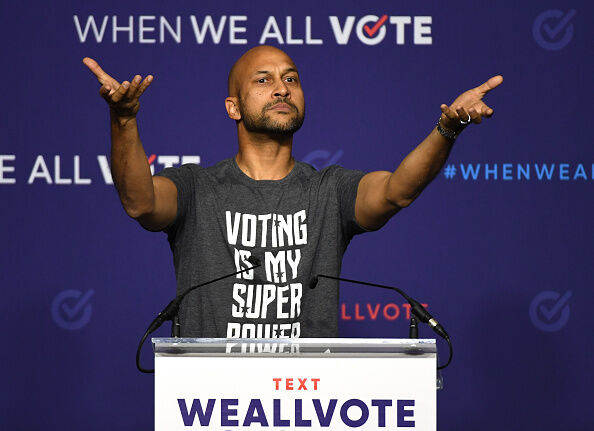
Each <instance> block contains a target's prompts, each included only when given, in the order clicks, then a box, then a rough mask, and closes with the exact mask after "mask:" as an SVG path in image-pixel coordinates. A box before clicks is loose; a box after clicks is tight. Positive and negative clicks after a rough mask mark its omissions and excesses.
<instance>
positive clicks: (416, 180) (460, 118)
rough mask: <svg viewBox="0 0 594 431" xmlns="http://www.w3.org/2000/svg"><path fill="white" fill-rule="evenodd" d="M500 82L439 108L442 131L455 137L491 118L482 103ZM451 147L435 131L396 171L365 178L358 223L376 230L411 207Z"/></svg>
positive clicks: (357, 206) (359, 196)
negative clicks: (402, 209)
mask: <svg viewBox="0 0 594 431" xmlns="http://www.w3.org/2000/svg"><path fill="white" fill-rule="evenodd" d="M502 82H503V77H502V76H500V75H498V76H494V77H492V78H491V79H489V80H488V81H487V82H485V83H483V84H482V85H479V86H478V87H476V88H473V89H471V90H468V91H466V92H464V93H462V94H461V95H460V96H458V97H457V98H456V100H454V102H453V103H452V104H451V105H450V106H447V105H445V104H443V105H441V107H440V108H441V117H440V119H439V123H440V125H441V127H442V128H443V129H445V130H446V132H451V133H456V134H457V133H460V132H461V131H462V129H463V128H464V127H465V122H466V121H468V120H469V121H470V122H472V123H475V124H479V123H480V122H481V121H482V118H483V117H487V118H488V117H491V116H492V115H493V109H491V108H490V107H488V106H487V105H486V104H485V103H484V102H483V101H482V99H483V98H484V97H485V95H486V94H487V93H488V92H489V91H491V90H492V89H494V88H495V87H497V86H499V85H500V84H501V83H502ZM453 144H454V139H450V138H446V137H445V136H443V135H442V134H441V133H440V132H439V131H438V130H437V127H436V128H434V129H433V130H432V131H431V133H430V134H429V136H427V137H426V138H425V139H424V140H423V141H422V142H421V143H420V144H419V145H418V146H417V147H416V148H415V149H414V150H413V151H411V152H410V154H408V156H406V158H405V159H404V160H403V161H402V163H400V165H399V166H398V169H396V171H394V172H392V173H391V172H388V171H376V172H370V173H368V174H367V175H365V176H364V177H363V178H362V179H361V181H360V183H359V188H358V190H357V200H356V203H355V217H356V218H357V222H358V223H359V224H360V225H361V226H363V227H366V228H368V229H377V228H379V227H381V226H383V225H384V224H385V223H386V222H387V221H388V220H389V219H390V217H392V216H393V215H394V214H396V213H397V212H398V211H399V210H400V209H401V208H404V207H407V206H408V205H410V204H411V203H412V202H413V201H414V200H415V199H416V198H417V197H418V196H419V195H420V194H421V192H422V191H423V189H424V188H425V187H426V186H427V185H428V184H429V183H430V182H431V181H432V180H433V178H435V176H436V175H437V174H438V173H439V171H440V170H441V168H442V166H443V164H444V163H445V161H446V160H447V158H448V155H449V154H450V150H451V149H452V146H453Z"/></svg>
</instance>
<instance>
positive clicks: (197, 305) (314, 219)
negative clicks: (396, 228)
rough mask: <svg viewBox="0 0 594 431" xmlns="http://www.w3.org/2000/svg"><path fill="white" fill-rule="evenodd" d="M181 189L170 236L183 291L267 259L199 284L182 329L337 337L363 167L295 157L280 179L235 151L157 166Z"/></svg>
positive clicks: (195, 333) (189, 333)
mask: <svg viewBox="0 0 594 431" xmlns="http://www.w3.org/2000/svg"><path fill="white" fill-rule="evenodd" d="M157 175H162V176H164V177H167V178H169V179H171V180H172V181H173V182H174V183H175V185H176V187H177V190H178V198H177V200H178V210H177V217H176V220H175V222H174V223H173V224H172V225H171V226H169V227H168V228H167V229H165V232H166V233H167V234H168V239H169V243H170V245H171V250H172V251H173V262H174V265H175V273H176V278H177V294H178V295H179V294H181V293H183V292H185V291H186V290H187V289H189V288H190V287H192V286H195V285H197V284H200V283H203V282H206V281H208V280H212V279H215V278H217V277H220V276H223V275H225V274H228V273H232V272H234V271H239V270H241V269H245V268H249V267H250V266H251V265H250V264H249V263H247V261H246V260H247V258H248V257H249V256H250V255H253V256H255V257H257V258H258V259H259V260H260V262H261V264H262V266H260V267H258V268H255V269H252V270H251V271H249V272H245V273H242V274H240V275H237V276H233V277H229V278H226V279H224V280H221V281H218V282H216V283H212V284H209V285H207V286H204V287H200V288H198V289H196V290H195V291H194V292H192V293H190V294H189V295H188V296H187V297H186V298H185V299H184V301H183V302H182V305H181V307H180V312H179V318H180V324H181V336H183V337H223V338H224V337H227V338H287V337H295V338H297V337H337V336H338V282H336V281H334V280H329V279H325V278H320V279H319V282H318V283H317V285H316V287H315V289H310V287H309V286H310V284H311V280H312V278H313V277H314V276H315V275H316V274H327V275H334V276H337V275H338V274H340V268H341V264H342V257H343V254H344V252H345V250H346V247H347V245H348V243H349V242H350V240H351V238H352V237H353V235H355V234H358V233H361V232H364V229H363V228H362V227H361V226H359V225H358V224H357V222H356V220H355V199H356V196H357V186H358V184H359V181H360V180H361V178H362V177H363V175H364V173H363V172H362V171H353V170H348V169H344V168H342V167H340V166H336V165H334V166H330V167H327V168H325V169H322V170H321V171H317V170H316V169H315V168H313V167H312V166H310V165H308V164H306V163H302V162H299V161H298V162H296V163H295V166H294V168H293V169H292V171H291V172H290V173H289V174H288V175H287V176H286V177H285V178H283V179H281V180H262V181H257V180H253V179H252V178H250V177H248V176H247V175H245V174H244V173H243V172H242V171H241V169H240V168H239V167H238V166H237V163H236V162H235V158H230V159H227V160H223V161H221V162H220V163H218V164H216V165H215V166H211V167H208V168H202V167H200V166H198V165H195V164H187V165H183V166H181V167H179V168H167V169H164V170H163V171H161V172H160V173H158V174H157Z"/></svg>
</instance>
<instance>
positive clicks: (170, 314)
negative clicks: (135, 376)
mask: <svg viewBox="0 0 594 431" xmlns="http://www.w3.org/2000/svg"><path fill="white" fill-rule="evenodd" d="M247 261H248V262H249V263H251V266H249V267H246V268H244V269H242V270H241V271H236V272H233V273H231V274H227V275H223V276H222V277H218V278H215V279H214V280H210V281H207V282H204V283H201V284H198V285H196V286H192V287H190V288H189V289H188V290H186V291H185V292H184V293H182V294H181V295H179V296H176V297H175V298H174V299H173V300H172V301H171V302H170V303H169V304H167V306H166V307H165V308H164V309H163V310H162V311H161V312H160V313H159V314H157V317H155V318H154V319H153V321H152V322H151V324H150V325H149V327H148V329H147V330H146V332H145V333H144V335H143V337H142V339H141V340H140V343H139V344H138V349H136V368H138V370H139V371H140V372H143V373H154V372H155V370H149V369H146V368H142V367H141V366H140V351H141V349H142V345H143V344H144V341H145V340H146V338H147V337H148V336H149V335H150V334H152V333H153V332H155V331H156V330H157V329H159V327H160V326H161V325H162V324H163V323H165V322H166V321H168V320H171V321H173V327H172V332H173V333H174V334H175V333H177V332H178V330H179V322H178V320H177V312H178V311H179V306H180V304H181V302H182V301H183V300H184V298H185V297H186V296H187V295H188V294H189V293H190V292H193V291H194V290H196V289H198V288H199V287H203V286H206V285H207V284H211V283H215V282H217V281H220V280H223V279H225V278H228V277H232V276H234V275H237V274H241V273H243V272H246V271H250V270H252V269H254V268H257V267H259V266H261V264H260V259H258V258H257V257H256V256H250V257H248V258H247ZM178 335H179V334H178Z"/></svg>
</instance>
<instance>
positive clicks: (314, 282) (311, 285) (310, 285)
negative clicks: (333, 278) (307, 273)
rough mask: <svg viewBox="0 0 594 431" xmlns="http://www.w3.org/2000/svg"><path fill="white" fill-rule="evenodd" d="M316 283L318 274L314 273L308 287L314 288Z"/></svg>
mask: <svg viewBox="0 0 594 431" xmlns="http://www.w3.org/2000/svg"><path fill="white" fill-rule="evenodd" d="M317 285H318V276H317V275H315V276H314V277H313V278H312V279H311V281H310V282H309V288H310V289H315V287H316V286H317Z"/></svg>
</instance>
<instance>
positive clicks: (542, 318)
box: [528, 290, 572, 332]
mask: <svg viewBox="0 0 594 431" xmlns="http://www.w3.org/2000/svg"><path fill="white" fill-rule="evenodd" d="M571 294H572V293H571V290H568V291H567V292H565V293H564V294H563V295H561V294H559V293H557V292H553V291H550V290H546V291H544V292H541V293H539V294H538V295H536V296H535V297H534V299H533V300H532V302H531V303H530V308H529V310H528V314H529V315H530V320H532V323H533V324H534V326H536V328H538V329H540V330H541V331H544V332H555V331H558V330H560V329H561V328H563V327H564V326H565V324H566V323H567V321H568V320H569V303H568V301H569V299H570V298H571Z"/></svg>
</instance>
